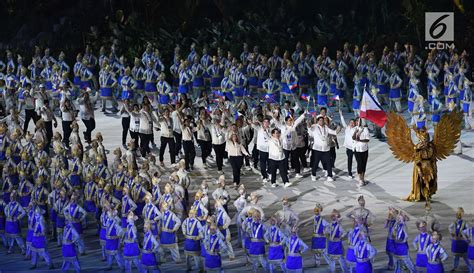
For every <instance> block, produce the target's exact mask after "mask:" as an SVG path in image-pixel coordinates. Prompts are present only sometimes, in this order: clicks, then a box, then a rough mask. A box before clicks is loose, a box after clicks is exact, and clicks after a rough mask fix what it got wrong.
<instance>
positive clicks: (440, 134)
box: [433, 110, 462, 160]
mask: <svg viewBox="0 0 474 273" xmlns="http://www.w3.org/2000/svg"><path fill="white" fill-rule="evenodd" d="M461 126H462V116H461V114H460V113H458V112H457V111H456V110H454V111H452V112H451V113H449V114H446V115H444V116H443V117H442V118H441V120H440V122H439V123H438V126H436V129H435V132H434V137H433V144H434V145H435V149H436V150H435V151H436V159H437V160H443V159H445V158H446V157H447V156H449V154H450V153H451V152H452V151H453V150H454V148H455V147H456V143H458V141H459V138H460V137H461Z"/></svg>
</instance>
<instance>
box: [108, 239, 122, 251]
mask: <svg viewBox="0 0 474 273" xmlns="http://www.w3.org/2000/svg"><path fill="white" fill-rule="evenodd" d="M119 243H120V241H119V239H106V240H105V250H106V251H117V250H118V248H119Z"/></svg>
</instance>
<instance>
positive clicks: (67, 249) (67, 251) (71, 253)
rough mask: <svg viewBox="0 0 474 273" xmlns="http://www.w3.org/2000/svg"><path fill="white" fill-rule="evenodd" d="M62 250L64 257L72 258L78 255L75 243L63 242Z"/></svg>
mask: <svg viewBox="0 0 474 273" xmlns="http://www.w3.org/2000/svg"><path fill="white" fill-rule="evenodd" d="M61 250H62V251H61V252H62V254H63V257H64V258H71V257H76V256H77V253H76V247H75V246H74V244H67V245H65V244H63V246H62V247H61Z"/></svg>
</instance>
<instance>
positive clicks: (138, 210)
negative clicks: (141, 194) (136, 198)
mask: <svg viewBox="0 0 474 273" xmlns="http://www.w3.org/2000/svg"><path fill="white" fill-rule="evenodd" d="M136 204H137V208H136V210H135V215H142V212H143V208H144V207H145V203H144V202H137V203H136Z"/></svg>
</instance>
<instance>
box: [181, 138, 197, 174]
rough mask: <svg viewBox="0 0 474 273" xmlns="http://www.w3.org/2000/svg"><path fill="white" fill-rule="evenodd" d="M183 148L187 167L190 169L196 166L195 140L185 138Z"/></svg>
mask: <svg viewBox="0 0 474 273" xmlns="http://www.w3.org/2000/svg"><path fill="white" fill-rule="evenodd" d="M183 150H184V162H185V163H186V169H189V167H193V166H194V158H195V157H196V149H195V148H194V142H193V141H190V140H188V141H186V140H183Z"/></svg>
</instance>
